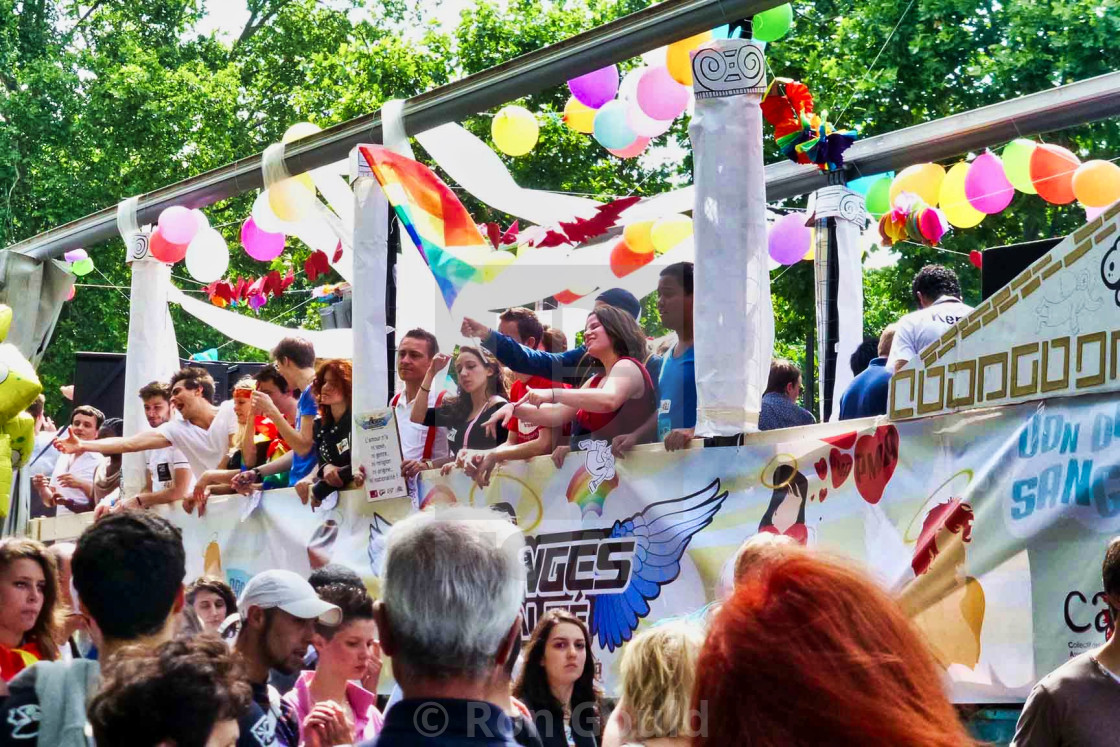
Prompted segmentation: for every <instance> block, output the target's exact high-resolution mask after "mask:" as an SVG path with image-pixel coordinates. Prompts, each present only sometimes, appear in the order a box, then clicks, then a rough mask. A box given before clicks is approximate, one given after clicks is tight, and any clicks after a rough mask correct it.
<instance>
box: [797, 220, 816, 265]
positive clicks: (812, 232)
mask: <svg viewBox="0 0 1120 747" xmlns="http://www.w3.org/2000/svg"><path fill="white" fill-rule="evenodd" d="M816 259H817V227H816V226H812V227H810V228H809V251H807V252H805V256H804V257H802V258H801V261H802V262H815V261H816Z"/></svg>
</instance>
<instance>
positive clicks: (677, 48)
mask: <svg viewBox="0 0 1120 747" xmlns="http://www.w3.org/2000/svg"><path fill="white" fill-rule="evenodd" d="M711 38H712V32H711V31H703V32H701V33H699V34H697V35H696V36H690V37H688V38H687V39H681V40H680V41H676V42H673V43H672V44H670V45H669V51H668V52H667V53H666V55H665V66H666V67H667V68H669V75H671V76H673V80H675V81H677V82H678V83H680V84H681V85H682V86H691V85H692V55H691V53H692V51H693V50H694V49H696V48H697V47H699V46H700V45H701V44H703V43H704V42H706V41H708V40H709V39H711Z"/></svg>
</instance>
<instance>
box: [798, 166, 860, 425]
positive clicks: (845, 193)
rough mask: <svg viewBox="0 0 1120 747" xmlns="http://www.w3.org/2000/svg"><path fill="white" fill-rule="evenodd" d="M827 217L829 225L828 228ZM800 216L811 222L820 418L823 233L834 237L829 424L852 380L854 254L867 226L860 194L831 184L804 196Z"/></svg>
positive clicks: (856, 300) (856, 307) (856, 292)
mask: <svg viewBox="0 0 1120 747" xmlns="http://www.w3.org/2000/svg"><path fill="white" fill-rule="evenodd" d="M829 218H832V219H834V220H833V224H834V225H833V227H832V228H829V227H828V219H829ZM806 219H807V221H808V222H809V223H810V224H812V223H814V222H815V224H816V246H814V252H815V258H814V272H815V274H816V283H815V286H816V308H817V391H818V392H819V399H818V402H819V404H820V409H819V411H818V414H819V416H820V417H821V419H822V420H823V418H824V404H825V378H826V365H827V354H828V352H829V351H828V348H827V345H828V315H829V306H830V305H829V299H828V261H829V256H828V245H829V231H832V232H833V234H834V235H835V237H836V262H837V269H838V283H837V289H836V290H837V295H836V315H837V318H838V320H839V325H838V329H839V337H838V339H837V341H836V369H835V371H834V372H833V376H834V377H835V378H834V381H835V383H834V385H833V388H832V412H831V414H830V417H829V421H830V422H835V421H837V420H839V419H840V397H841V396H842V395H843V394H844V391H845V390H846V389H847V388H848V385H849V384H851V383H852V379H853V378H854V377H853V376H852V366H851V363H850V359H851V357H852V353H854V352H855V351H856V348H858V347H859V346H860V344H861V343H862V342H863V262H862V260H861V257H860V234H861V232H862V231H863V229H864V227H865V226H866V225H867V211H866V208H865V206H864V200H863V197H862V196H861V195H860V194H858V193H857V192H853V191H852V190H850V189H847V188H846V187H842V186H838V185H833V186H829V187H825V188H824V189H819V190H817V191H816V192H814V193H813V194H812V195H811V197H810V200H809V208H808V210H807V211H806Z"/></svg>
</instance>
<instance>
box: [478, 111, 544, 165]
mask: <svg viewBox="0 0 1120 747" xmlns="http://www.w3.org/2000/svg"><path fill="white" fill-rule="evenodd" d="M539 135H540V126H539V125H538V124H537V118H536V117H534V116H533V113H532V112H531V111H529V110H528V109H526V108H525V107H523V106H507V107H504V108H503V109H502V110H501V111H499V112H498V113H497V114H495V115H494V121H493V122H491V124H490V137H492V138H493V140H494V145H496V146H498V150H500V151H502V152H503V153H505V154H506V155H508V156H523V155H525V154H526V153H528V152H529V151H531V150H532V149H533V146H534V145H536V144H537V137H538V136H539Z"/></svg>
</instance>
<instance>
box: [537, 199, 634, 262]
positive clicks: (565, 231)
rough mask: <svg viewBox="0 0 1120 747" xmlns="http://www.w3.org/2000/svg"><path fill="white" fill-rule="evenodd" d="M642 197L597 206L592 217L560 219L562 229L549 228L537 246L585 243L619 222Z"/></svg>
mask: <svg viewBox="0 0 1120 747" xmlns="http://www.w3.org/2000/svg"><path fill="white" fill-rule="evenodd" d="M641 199H642V198H641V197H639V196H638V195H630V196H629V197H622V198H619V199H617V200H613V201H611V202H608V203H606V204H605V205H600V206H599V207H597V208H595V215H593V216H591V217H590V218H576V219H575V220H574V221H571V222H565V221H560V230H559V231H557V230H554V229H549V231H548V233H546V234H545V237H544V238H543V239H541V240H540V241H538V242H537V243H536V244H535V246H537V247H538V248H541V249H545V248H548V247H553V246H561V245H563V244H583V243H585V242H587V241H590V240H591V239H594V238H597V237H599V236H602V235H603V234H605V233H606V232H607V231H609V230H610V229H611V228H613V227H614V226H615V224H617V223H618V219H619V216H621V215H622V211H623V210H626V209H627V208H628V207H630V206H631V205H634V204H635V203H636V202H638V201H639V200H641Z"/></svg>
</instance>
